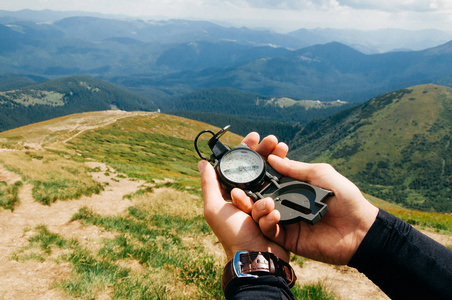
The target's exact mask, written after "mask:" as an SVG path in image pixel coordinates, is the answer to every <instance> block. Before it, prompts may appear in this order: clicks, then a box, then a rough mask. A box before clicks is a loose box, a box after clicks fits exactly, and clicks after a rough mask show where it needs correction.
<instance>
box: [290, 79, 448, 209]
mask: <svg viewBox="0 0 452 300" xmlns="http://www.w3.org/2000/svg"><path fill="white" fill-rule="evenodd" d="M451 128H452V88H447V87H442V86H437V85H420V86H416V87H413V88H408V89H404V90H399V91H395V92H391V93H387V94H384V95H381V96H378V97H376V98H374V99H372V100H370V101H368V102H365V103H363V104H361V105H360V106H357V107H354V108H351V109H348V110H346V111H343V112H340V113H338V114H335V115H333V116H331V117H328V118H326V119H321V120H317V121H313V122H311V123H309V124H308V125H306V127H305V128H304V129H303V130H302V131H301V132H300V133H299V134H298V136H297V137H296V138H295V139H294V142H293V144H292V145H291V146H292V149H293V150H292V151H291V153H290V156H291V157H292V158H294V159H297V160H302V161H322V162H329V163H331V164H332V165H333V166H334V167H336V168H337V169H338V170H339V171H340V172H342V173H343V174H344V175H346V176H347V177H349V178H351V179H353V180H354V181H355V182H356V183H358V185H359V186H360V187H361V188H363V189H364V191H366V192H368V193H370V194H372V195H375V196H379V197H382V198H384V199H387V200H391V201H393V202H397V203H399V204H403V205H404V206H407V207H411V208H419V209H423V210H437V211H443V212H452V196H451V187H452V145H451Z"/></svg>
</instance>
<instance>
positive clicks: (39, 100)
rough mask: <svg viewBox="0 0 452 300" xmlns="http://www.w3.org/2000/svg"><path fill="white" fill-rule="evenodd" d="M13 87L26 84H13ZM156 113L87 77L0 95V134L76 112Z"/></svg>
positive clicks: (138, 100) (145, 103)
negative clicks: (115, 110) (0, 132)
mask: <svg viewBox="0 0 452 300" xmlns="http://www.w3.org/2000/svg"><path fill="white" fill-rule="evenodd" d="M14 82H15V86H20V84H21V82H23V84H22V85H26V84H25V82H26V80H23V81H19V80H18V79H17V80H15V81H14ZM109 109H120V110H129V111H130V110H155V109H156V107H155V105H154V103H153V102H151V101H148V100H145V99H142V98H140V97H138V96H136V95H134V94H133V93H130V92H129V91H127V90H125V89H123V88H119V87H117V86H114V85H112V84H110V83H107V82H103V81H101V80H99V79H95V78H92V77H88V76H72V77H65V78H61V79H56V80H50V81H44V82H41V83H37V84H33V85H26V86H25V87H22V88H16V89H12V90H6V91H2V92H0V115H1V118H0V131H4V130H8V129H12V128H15V127H19V126H23V125H27V124H30V123H34V122H39V121H44V120H48V119H53V118H55V117H59V116H64V115H69V114H73V113H78V112H87V111H99V110H109Z"/></svg>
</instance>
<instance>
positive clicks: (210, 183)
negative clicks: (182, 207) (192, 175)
mask: <svg viewBox="0 0 452 300" xmlns="http://www.w3.org/2000/svg"><path fill="white" fill-rule="evenodd" d="M198 169H199V172H200V174H201V188H202V196H203V199H204V210H215V211H216V210H217V209H220V208H221V206H223V204H224V203H223V202H224V200H223V197H222V195H221V190H220V186H219V184H218V181H217V175H216V173H215V170H214V169H213V167H212V165H211V164H210V163H209V162H208V161H206V160H201V161H200V162H199V163H198Z"/></svg>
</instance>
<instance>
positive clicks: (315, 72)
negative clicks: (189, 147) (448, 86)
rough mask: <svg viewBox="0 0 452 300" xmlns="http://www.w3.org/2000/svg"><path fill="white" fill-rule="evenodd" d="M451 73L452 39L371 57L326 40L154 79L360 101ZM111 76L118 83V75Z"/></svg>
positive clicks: (192, 84)
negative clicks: (243, 60) (237, 61)
mask: <svg viewBox="0 0 452 300" xmlns="http://www.w3.org/2000/svg"><path fill="white" fill-rule="evenodd" d="M187 55H188V56H189V55H190V54H189V53H187ZM451 77H452V42H449V43H447V44H444V45H441V46H438V47H435V48H431V49H427V50H423V51H410V52H391V53H384V54H373V55H366V54H363V53H361V52H359V51H357V50H355V49H353V48H351V47H348V46H346V45H343V44H340V43H329V44H325V45H316V46H312V47H307V48H303V49H300V50H297V51H290V52H285V53H284V52H282V53H281V55H277V56H271V57H261V58H257V59H254V60H250V61H247V62H245V63H243V64H239V65H235V66H233V65H231V66H230V67H224V68H211V69H205V70H201V71H184V72H179V73H170V74H168V75H165V76H164V77H163V78H162V77H160V78H159V80H160V82H159V83H160V84H162V83H164V82H167V83H169V84H172V85H177V86H179V87H181V86H185V87H186V89H190V88H191V89H199V88H206V87H215V86H229V87H234V88H236V89H240V90H244V91H249V92H253V93H258V94H261V95H273V96H278V97H283V96H288V97H292V98H295V99H303V98H305V99H306V98H307V99H322V100H329V101H331V100H336V99H342V100H347V101H352V102H363V101H365V100H367V99H370V98H371V97H373V96H375V95H378V94H381V93H384V92H388V91H391V90H396V89H400V88H405V87H409V86H413V85H417V84H422V83H434V82H437V81H438V80H440V79H442V80H444V81H447V80H446V78H451ZM117 80H119V81H118V82H121V79H120V77H118V78H117ZM128 80H133V79H130V78H128ZM139 80H143V81H142V82H137V83H136V84H137V85H143V84H145V83H146V82H147V83H148V84H151V85H152V84H157V81H156V78H155V77H152V76H149V78H148V80H149V81H146V79H144V78H143V77H142V78H140V79H139ZM153 80H154V82H153ZM124 84H126V83H124ZM443 84H444V83H443ZM126 85H127V84H126Z"/></svg>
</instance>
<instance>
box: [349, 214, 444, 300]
mask: <svg viewBox="0 0 452 300" xmlns="http://www.w3.org/2000/svg"><path fill="white" fill-rule="evenodd" d="M349 266H351V267H355V268H357V269H358V270H359V271H360V272H362V273H364V274H365V275H366V276H367V277H369V279H371V280H372V281H373V282H374V283H375V284H376V285H378V286H379V287H380V288H381V289H382V290H383V292H385V293H386V294H387V295H388V296H389V297H391V298H393V299H397V298H398V299H410V298H416V299H419V298H426V299H427V298H429V299H443V298H444V299H446V298H448V297H450V295H452V250H450V249H448V248H446V247H444V246H443V245H441V244H439V243H437V242H435V241H434V240H432V239H430V238H429V237H427V236H426V235H424V234H422V233H420V232H419V231H417V230H416V229H414V228H413V227H412V226H411V225H409V224H406V223H405V222H403V221H402V220H400V219H398V218H396V217H394V216H393V215H391V214H389V213H387V212H385V211H383V210H380V212H379V214H378V216H377V219H376V221H375V222H374V224H373V225H372V227H371V228H370V230H369V232H368V233H367V235H366V237H365V238H364V240H363V241H362V243H361V245H360V246H359V248H358V250H357V252H356V253H355V255H354V256H353V257H352V259H351V261H350V262H349Z"/></svg>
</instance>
